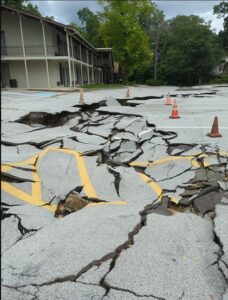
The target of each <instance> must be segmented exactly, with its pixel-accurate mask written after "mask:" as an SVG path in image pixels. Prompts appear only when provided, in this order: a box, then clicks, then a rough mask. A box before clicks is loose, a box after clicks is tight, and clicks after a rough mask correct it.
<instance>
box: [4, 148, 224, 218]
mask: <svg viewBox="0 0 228 300" xmlns="http://www.w3.org/2000/svg"><path fill="white" fill-rule="evenodd" d="M49 151H60V152H64V153H67V154H70V155H73V156H74V158H75V161H76V165H77V169H78V171H79V176H80V179H81V182H82V185H83V186H84V189H85V193H86V195H87V196H88V197H91V198H97V194H96V191H95V189H94V187H93V185H92V183H91V181H90V178H89V175H88V172H87V167H86V163H85V160H84V157H83V155H82V153H80V152H78V151H76V150H73V149H67V148H61V149H60V148H55V147H51V146H50V147H47V148H45V149H44V150H43V151H41V152H40V153H38V154H36V155H34V156H33V157H30V158H29V159H27V160H25V161H21V162H15V163H14V162H13V163H11V162H10V163H7V164H3V165H1V169H2V171H3V172H9V171H10V170H11V169H12V168H14V167H20V166H25V165H32V166H34V169H33V171H32V176H33V180H34V182H32V183H31V184H32V195H29V194H28V193H26V192H24V191H22V190H20V189H18V188H16V187H14V186H13V185H11V184H10V183H7V182H2V189H3V190H4V191H5V192H7V193H9V194H11V195H13V196H15V197H17V198H19V199H21V200H23V201H25V202H28V203H30V204H33V205H36V206H42V207H43V208H45V209H48V210H50V211H52V212H54V211H55V209H56V205H54V204H51V205H48V204H47V203H46V202H45V200H43V199H42V191H41V180H40V176H39V173H38V168H37V165H38V163H39V161H40V160H41V159H42V157H43V156H44V155H45V154H46V153H48V152H49ZM220 155H221V156H224V157H227V156H228V152H220ZM202 157H205V158H206V157H210V155H205V156H202ZM183 159H188V160H190V161H191V163H192V165H193V166H196V167H199V166H200V165H199V163H198V162H197V161H196V160H195V157H194V156H171V157H170V156H169V157H165V158H163V159H158V160H156V161H154V162H151V163H150V162H132V163H130V164H129V165H130V166H132V167H134V166H141V167H147V166H150V165H156V164H162V163H166V162H168V161H173V160H174V161H175V160H183ZM35 163H36V166H35ZM204 163H205V166H209V163H208V162H207V161H205V162H204ZM138 174H139V176H140V177H141V178H142V179H143V180H144V181H145V182H147V183H148V184H149V186H150V187H151V188H152V189H153V190H154V192H155V193H156V194H157V195H158V197H159V199H161V198H162V189H161V187H160V186H159V185H158V184H157V183H156V182H155V181H153V180H152V179H151V178H150V177H148V176H147V175H145V174H141V173H138ZM171 201H173V202H174V203H177V200H176V198H175V197H171ZM126 204H127V202H126V201H111V202H100V203H90V204H88V207H92V206H98V205H126Z"/></svg>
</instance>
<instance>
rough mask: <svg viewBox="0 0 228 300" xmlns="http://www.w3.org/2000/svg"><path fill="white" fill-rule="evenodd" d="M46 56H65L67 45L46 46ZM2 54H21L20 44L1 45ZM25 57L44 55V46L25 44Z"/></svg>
mask: <svg viewBox="0 0 228 300" xmlns="http://www.w3.org/2000/svg"><path fill="white" fill-rule="evenodd" d="M46 48H47V56H67V47H66V45H65V44H62V45H59V46H47V47H46ZM1 55H2V56H13V57H19V56H23V48H22V46H9V47H1ZM25 55H26V57H31V56H44V55H45V52H44V46H33V45H31V46H25Z"/></svg>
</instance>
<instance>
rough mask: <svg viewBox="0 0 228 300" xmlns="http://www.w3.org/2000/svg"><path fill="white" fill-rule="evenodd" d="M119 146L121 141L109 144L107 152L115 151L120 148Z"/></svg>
mask: <svg viewBox="0 0 228 300" xmlns="http://www.w3.org/2000/svg"><path fill="white" fill-rule="evenodd" d="M120 144H121V140H117V141H115V142H113V143H111V144H110V147H109V150H110V151H114V150H117V149H118V148H119V147H120Z"/></svg>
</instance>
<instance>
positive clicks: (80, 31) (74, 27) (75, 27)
mask: <svg viewBox="0 0 228 300" xmlns="http://www.w3.org/2000/svg"><path fill="white" fill-rule="evenodd" d="M68 26H70V27H72V28H73V29H74V30H75V31H77V32H79V33H80V34H81V35H82V36H83V37H84V33H83V31H82V29H81V27H80V26H78V25H77V24H76V23H74V22H71V23H70V24H68Z"/></svg>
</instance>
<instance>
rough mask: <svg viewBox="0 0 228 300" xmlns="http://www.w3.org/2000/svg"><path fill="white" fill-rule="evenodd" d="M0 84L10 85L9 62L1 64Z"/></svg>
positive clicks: (3, 85)
mask: <svg viewBox="0 0 228 300" xmlns="http://www.w3.org/2000/svg"><path fill="white" fill-rule="evenodd" d="M1 86H2V87H6V86H10V70H9V63H3V62H2V64H1Z"/></svg>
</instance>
